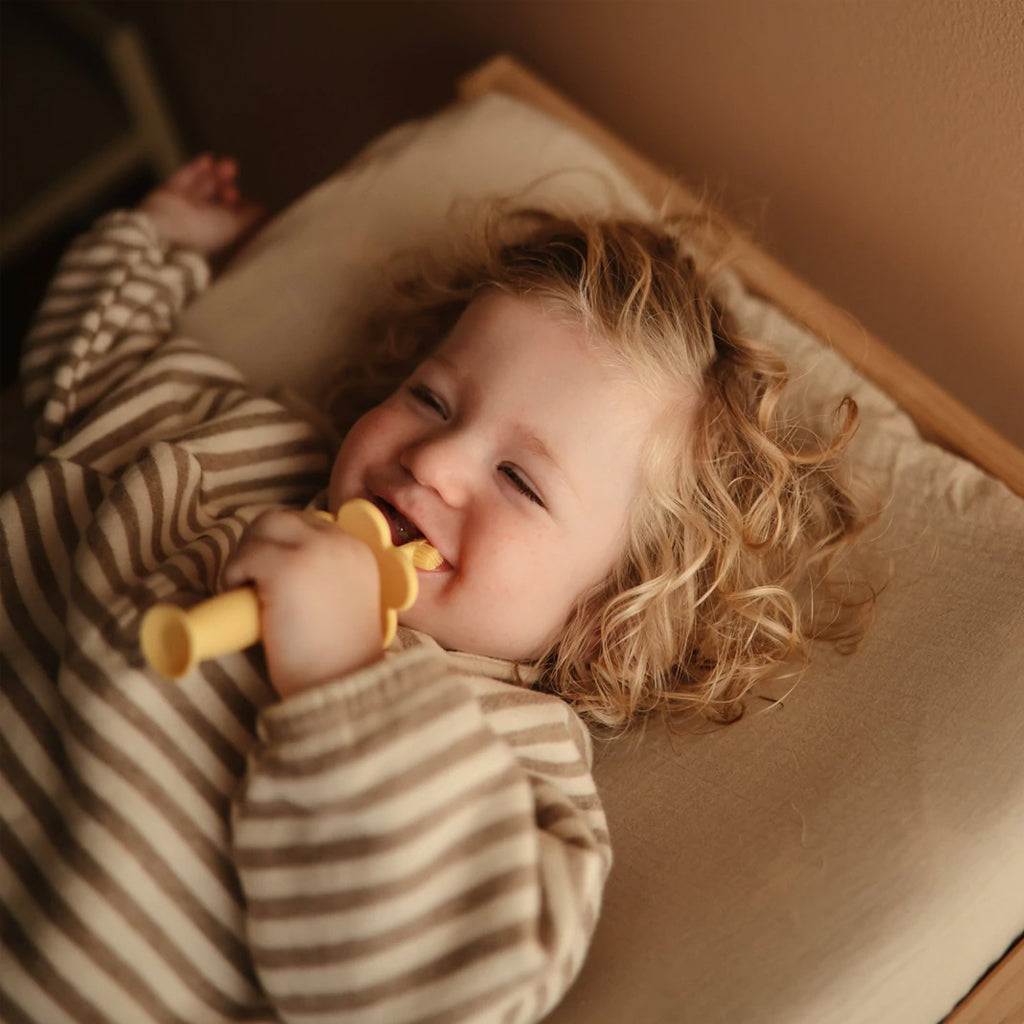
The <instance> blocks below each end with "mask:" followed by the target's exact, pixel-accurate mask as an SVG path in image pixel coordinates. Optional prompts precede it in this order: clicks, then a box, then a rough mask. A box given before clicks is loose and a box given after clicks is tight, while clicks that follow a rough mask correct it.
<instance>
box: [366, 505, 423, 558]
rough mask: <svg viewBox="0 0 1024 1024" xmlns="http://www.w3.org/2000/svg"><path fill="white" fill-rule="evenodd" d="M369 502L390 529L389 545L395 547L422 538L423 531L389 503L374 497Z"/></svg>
mask: <svg viewBox="0 0 1024 1024" xmlns="http://www.w3.org/2000/svg"><path fill="white" fill-rule="evenodd" d="M371 500H372V501H373V503H374V505H376V506H377V508H379V509H380V510H381V512H383V513H384V516H385V518H386V519H387V521H388V526H390V527H391V543H392V544H394V545H395V547H401V546H402V545H403V544H408V543H409V541H411V540H419V539H420V538H421V537H422V536H423V531H422V530H421V529H420V528H419V527H418V526H417V525H416V524H415V523H414V522H413V521H412V520H411V519H409V518H408V517H407V516H405V515H403V514H402V513H401V512H399V511H398V509H397V508H395V506H394V505H392V504H391V503H390V502H388V501H385V500H384V499H383V498H378V497H377V496H376V495H374V496H373V498H372V499H371Z"/></svg>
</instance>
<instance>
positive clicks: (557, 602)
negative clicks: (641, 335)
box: [329, 291, 660, 660]
mask: <svg viewBox="0 0 1024 1024" xmlns="http://www.w3.org/2000/svg"><path fill="white" fill-rule="evenodd" d="M656 404H657V403H654V402H652V401H651V398H650V395H649V394H647V393H645V392H643V391H641V389H640V387H639V385H636V384H634V383H632V382H631V381H629V380H624V379H622V375H619V376H618V377H616V376H614V375H613V374H612V373H611V372H610V371H609V370H608V368H607V367H606V366H605V365H603V364H602V363H601V362H600V361H599V359H598V358H597V357H596V356H595V355H594V353H593V352H592V351H591V350H590V348H589V346H588V343H587V339H586V337H585V333H584V331H583V328H582V327H579V326H574V325H569V324H567V323H565V322H563V321H561V320H558V319H556V318H554V317H553V316H551V315H550V314H548V313H546V312H545V311H544V310H543V309H542V308H541V307H540V306H539V305H538V304H536V303H534V302H532V301H529V300H525V299H519V298H515V297H512V296H509V295H506V294H504V293H501V292H497V291H493V292H487V293H485V294H483V295H481V296H480V297H479V298H477V299H475V300H474V301H473V302H472V303H471V304H470V306H469V308H468V309H467V310H466V312H465V313H464V314H463V316H462V317H461V319H460V320H459V322H458V324H457V325H456V326H455V328H454V330H453V331H452V333H451V334H450V335H449V337H448V338H447V340H446V341H445V342H444V343H443V344H442V345H441V347H440V348H439V349H438V350H437V352H436V353H435V354H434V355H433V356H431V357H430V358H428V359H426V360H425V361H424V362H423V363H421V364H420V366H419V367H417V369H416V371H415V372H414V373H413V374H412V376H411V377H410V378H409V380H407V381H406V382H405V384H404V385H403V386H402V387H401V388H400V389H399V390H398V391H397V392H395V394H394V395H392V396H391V397H390V398H389V399H387V400H386V401H385V402H383V403H382V404H381V405H379V406H377V407H376V408H375V409H372V410H371V411H370V412H368V413H367V414H366V415H365V416H363V417H362V418H361V419H360V420H359V421H358V422H357V423H356V425H355V426H354V427H353V428H352V430H351V431H350V432H349V434H348V436H347V437H346V439H345V442H344V444H343V445H342V447H341V450H340V451H339V453H338V457H337V459H336V461H335V464H334V470H333V472H332V474H331V482H330V489H329V501H330V507H331V510H332V511H336V510H337V508H338V507H339V506H340V505H341V504H342V503H343V502H344V501H347V500H348V499H350V498H357V497H362V498H369V499H370V500H371V501H373V502H374V503H375V504H377V505H378V506H379V507H380V508H381V509H382V510H383V511H384V512H385V514H386V515H387V516H388V519H389V521H390V522H391V525H392V535H393V538H394V540H395V542H396V543H402V542H403V541H405V540H409V539H412V537H415V536H419V535H420V534H423V535H424V536H426V538H427V539H428V540H429V541H430V543H431V544H433V545H434V547H436V548H437V550H438V551H439V552H440V553H441V554H442V555H443V556H444V559H445V561H444V563H443V564H442V566H441V567H440V568H439V569H436V570H433V571H430V572H425V571H420V573H419V580H420V596H419V599H418V600H417V602H416V604H415V605H414V606H413V607H412V608H410V609H409V610H408V611H406V612H404V613H402V615H401V616H400V621H401V622H402V623H403V625H407V626H411V627H413V628H415V629H419V630H422V631H423V632H425V633H428V634H429V635H430V636H432V637H434V639H435V640H437V641H438V642H439V643H440V644H441V645H442V646H444V647H446V648H450V649H457V650H461V651H467V652H471V653H475V654H487V655H492V656H495V657H503V658H511V659H517V660H520V659H529V658H531V657H534V656H536V655H537V654H538V653H540V651H541V650H542V649H543V648H544V647H545V645H546V644H547V643H549V642H550V641H551V640H552V639H553V638H554V637H555V636H556V635H557V633H558V631H559V629H560V628H561V626H562V625H563V623H564V622H565V619H566V617H567V615H568V613H569V611H570V610H571V608H572V605H573V603H574V601H575V600H576V598H577V597H578V596H579V595H580V594H581V593H582V592H583V591H584V590H585V589H586V588H587V587H588V586H590V585H591V584H593V583H596V582H598V581H599V580H601V579H602V578H603V577H604V576H605V575H607V573H608V572H609V571H610V570H611V568H612V567H613V565H614V564H615V562H616V561H617V559H618V557H619V555H620V552H621V550H622V545H623V543H624V541H625V527H626V519H627V512H628V509H629V505H630V503H631V501H632V499H633V497H634V496H635V494H636V492H637V488H638V486H639V481H640V461H641V452H642V448H643V445H644V442H645V441H646V439H647V437H648V435H649V433H650V431H651V429H652V427H653V423H654V420H655V417H656V416H657V414H658V413H659V412H660V408H659V409H656V408H652V406H654V405H656Z"/></svg>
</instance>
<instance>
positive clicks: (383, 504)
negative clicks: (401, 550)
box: [370, 494, 451, 572]
mask: <svg viewBox="0 0 1024 1024" xmlns="http://www.w3.org/2000/svg"><path fill="white" fill-rule="evenodd" d="M370 500H371V501H372V502H373V504H374V505H376V506H377V508H379V509H380V510H381V512H383V513H384V518H385V519H387V521H388V526H389V527H390V528H391V543H392V544H394V545H395V547H401V546H402V545H403V544H408V543H409V542H410V541H413V540H421V539H423V540H426V541H427V543H428V544H429V543H430V539H429V538H428V537H426V536H425V534H424V533H423V531H422V530H421V529H420V528H419V527H418V526H417V525H416V524H415V523H414V522H413V521H412V520H411V519H410V518H409V517H408V516H406V515H405V514H404V513H402V512H400V511H399V510H398V509H397V508H395V506H394V505H392V504H391V502H389V501H385V500H384V499H383V498H381V497H378V496H377V495H376V494H375V495H373V496H372V497H371V498H370ZM450 568H451V566H450V565H449V563H448V561H447V560H446V559H443V560H442V562H441V564H440V565H439V566H437V567H436V568H434V569H420V571H421V572H439V571H440V570H442V569H450Z"/></svg>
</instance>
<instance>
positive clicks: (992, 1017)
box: [458, 55, 1024, 1024]
mask: <svg viewBox="0 0 1024 1024" xmlns="http://www.w3.org/2000/svg"><path fill="white" fill-rule="evenodd" d="M488 92H501V93H505V94H507V95H510V96H513V97H516V98H517V99H520V100H523V101H525V102H527V103H530V104H531V105H533V106H535V107H537V108H538V109H540V110H542V111H544V112H546V113H548V114H550V115H551V116H553V117H556V118H558V119H559V120H561V121H563V122H565V123H566V124H568V125H570V126H571V127H572V128H574V129H575V130H576V131H578V132H580V134H582V135H584V136H586V137H587V138H589V139H590V140H591V141H592V142H593V143H595V144H596V145H597V146H598V147H599V148H600V149H601V150H603V151H604V152H605V153H606V154H607V155H608V156H610V157H611V158H612V159H613V160H614V161H615V163H616V164H617V165H618V166H619V167H620V168H621V169H622V170H623V171H624V172H625V173H626V174H627V175H628V176H629V178H630V179H631V180H632V181H633V183H634V184H635V185H636V186H637V188H638V189H639V191H640V192H641V193H642V194H643V195H644V196H646V197H647V198H648V199H649V200H650V201H651V203H652V204H653V205H654V206H656V207H659V208H664V209H666V210H668V211H671V212H680V213H685V212H687V211H690V210H694V209H696V208H697V207H698V206H699V205H700V204H699V201H698V199H697V197H696V195H695V194H694V193H693V192H691V191H690V190H689V189H688V188H687V187H686V186H685V185H683V184H682V183H681V182H680V181H679V179H678V177H676V176H675V175H672V174H670V173H668V172H666V171H663V170H661V169H659V168H658V167H657V166H655V165H654V164H653V163H651V162H650V161H648V160H647V159H646V158H644V157H643V156H641V155H640V154H639V153H638V152H637V151H636V150H635V149H633V148H632V147H631V146H629V145H628V144H627V143H626V142H624V141H623V140H622V139H620V138H619V137H617V136H616V135H614V134H613V133H612V132H610V131H608V129H606V128H605V127H604V126H603V125H601V124H600V123H599V122H598V121H596V120H594V118H592V117H591V116H590V115H589V114H587V113H586V112H585V111H583V110H582V109H581V108H580V107H578V106H576V105H575V104H574V103H572V102H570V101H569V100H568V99H566V98H565V97H564V96H562V95H561V94H560V93H559V92H558V91H557V90H555V89H554V88H553V87H552V86H550V85H548V84H547V83H546V82H544V81H542V80H541V79H540V78H538V77H537V76H536V75H534V74H533V73H532V72H530V71H528V70H527V69H526V68H525V67H524V66H523V65H522V64H520V63H519V62H518V61H516V60H515V59H514V58H512V57H509V56H505V55H502V56H497V57H494V58H493V59H491V60H490V61H488V62H487V63H485V64H484V65H482V66H481V67H479V68H477V69H476V70H474V71H472V72H470V73H469V74H468V75H466V76H465V77H464V78H462V80H461V81H460V82H459V85H458V95H459V97H460V98H462V99H469V98H472V97H476V96H481V95H483V94H485V93H488ZM729 230H730V232H731V237H730V245H729V249H730V252H731V253H734V254H735V257H736V258H735V261H734V264H733V265H734V266H735V269H736V270H737V272H738V273H739V274H740V276H741V277H742V278H743V280H744V281H745V283H746V284H747V286H748V287H749V288H750V289H751V291H753V292H755V293H756V294H758V295H760V296H762V297H764V298H765V299H768V300H770V301H771V302H772V303H774V304H775V305H776V306H778V307H779V308H780V309H782V310H784V311H785V312H786V313H787V314H788V315H789V316H791V317H792V318H793V319H794V320H795V321H797V322H798V323H800V324H802V325H804V326H805V327H806V328H807V329H808V330H810V331H811V332H812V333H813V334H815V335H816V336H817V337H819V338H821V339H823V340H825V341H826V342H827V343H828V344H830V345H832V347H833V348H835V349H836V351H837V352H839V353H840V355H842V356H843V357H844V358H845V359H846V360H847V361H848V362H849V363H850V364H851V365H853V366H854V367H855V368H856V369H857V370H858V371H859V372H860V373H862V374H863V375H864V376H865V377H867V378H868V379H869V380H871V381H873V382H874V383H875V384H877V385H878V386H879V387H880V388H881V389H882V390H883V391H885V392H886V393H887V394H888V395H890V396H891V397H892V398H893V399H894V400H895V401H896V402H897V403H899V405H900V406H902V408H903V409H904V410H905V411H906V412H907V413H908V414H909V415H910V416H911V418H912V419H913V420H914V422H915V423H916V424H917V427H918V429H919V430H920V431H921V433H922V435H923V436H924V437H926V438H928V439H929V440H931V441H935V442H936V443H938V444H941V445H942V446H943V447H944V448H947V449H949V450H950V451H953V452H956V453H957V454H959V455H963V456H964V457H966V458H968V459H970V460H971V461H973V462H974V463H976V464H977V465H979V466H980V467H981V468H982V469H984V470H986V471H987V472H989V473H991V474H992V475H993V476H995V477H998V478H999V479H1000V480H1002V481H1003V482H1004V483H1005V484H1006V485H1007V486H1008V487H1009V488H1010V489H1011V490H1013V491H1014V492H1015V493H1016V494H1018V495H1021V496H1022V497H1024V452H1022V451H1021V450H1020V449H1019V448H1017V447H1016V446H1015V445H1013V444H1011V443H1010V442H1009V441H1008V440H1007V439H1006V438H1004V437H1003V436H1002V435H1001V434H999V433H998V432H996V431H995V430H993V429H992V428H991V427H990V426H989V425H988V424H987V423H985V422H984V421H983V420H981V419H979V418H978V417H977V416H976V415H975V414H974V413H972V412H971V411H970V410H969V409H967V408H966V407H965V406H963V405H962V404H961V403H960V402H958V401H957V400H956V399H955V398H953V397H952V396H951V395H949V394H948V393H947V392H946V391H944V390H943V389H942V388H940V387H939V386H938V385H937V384H935V383H934V382H933V381H931V380H929V378H928V377H926V376H925V375H924V374H923V373H922V372H921V371H920V370H918V369H916V368H915V367H914V366H912V365H911V364H910V363H908V362H907V361H906V360H904V359H902V358H901V357H900V356H898V355H897V354H896V353H895V352H893V351H892V350H891V349H890V348H888V347H887V346H886V345H885V344H883V343H882V342H881V341H880V340H879V339H878V338H876V337H874V336H873V335H872V334H871V333H870V332H869V331H867V330H865V329H864V327H862V326H861V325H860V324H859V323H857V321H856V320H855V319H854V318H853V317H852V316H851V315H850V314H849V313H847V312H845V311H844V310H842V309H840V308H839V307H838V306H835V305H833V304H832V303H831V302H829V301H828V299H826V298H825V297H824V296H823V295H821V294H820V293H819V292H817V291H816V290H815V289H814V288H812V287H811V286H810V285H808V284H807V283H806V282H805V281H803V280H801V279H800V278H799V277H797V276H796V275H795V274H794V273H793V272H792V271H790V270H788V269H787V268H786V267H784V266H783V265H782V264H780V263H779V262H777V261H776V260H774V259H772V257H771V256H769V255H768V254H767V253H766V252H764V250H762V249H760V248H759V247H758V246H757V245H755V244H754V242H753V241H751V240H750V239H749V238H748V237H747V236H746V235H745V234H744V233H743V232H741V231H740V230H739V229H738V228H735V227H733V226H730V227H729ZM944 1024H1024V939H1021V940H1020V941H1018V942H1017V944H1016V945H1015V946H1014V947H1013V948H1012V949H1011V950H1010V951H1009V952H1008V953H1007V954H1006V955H1005V956H1004V957H1003V958H1002V960H1000V961H999V963H998V964H996V965H995V966H994V967H993V968H992V970H990V971H989V972H988V973H987V974H986V975H985V977H984V978H983V979H982V980H981V981H979V982H978V984H977V985H976V986H975V987H974V988H973V989H972V990H971V992H970V993H969V995H967V996H966V997H965V998H964V999H963V1000H962V1001H961V1002H960V1003H959V1004H958V1005H957V1006H956V1008H955V1009H954V1010H953V1012H952V1013H951V1014H950V1015H949V1016H948V1017H946V1019H945V1021H944Z"/></svg>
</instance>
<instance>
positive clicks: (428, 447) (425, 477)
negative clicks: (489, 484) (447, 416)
mask: <svg viewBox="0 0 1024 1024" xmlns="http://www.w3.org/2000/svg"><path fill="white" fill-rule="evenodd" d="M469 447H470V446H469V445H468V443H467V442H466V441H465V439H463V438H460V436H459V435H458V434H457V433H442V434H435V435H434V436H432V437H428V438H424V439H422V440H420V441H417V442H416V443H415V444H410V445H408V446H407V447H406V448H405V449H403V451H402V453H401V455H400V456H399V462H401V464H402V465H403V466H404V467H405V468H406V469H407V470H408V471H409V472H410V473H411V474H412V475H413V477H414V478H415V479H416V482H417V483H419V484H421V485H422V486H423V487H430V488H431V489H433V490H435V491H436V492H437V493H438V494H439V495H440V496H441V498H442V500H443V501H444V502H445V504H447V505H451V506H452V507H453V508H458V507H460V506H462V505H464V504H465V503H466V501H467V499H468V498H469V494H470V480H471V472H470V466H471V461H472V456H471V453H470V452H469V451H468V449H469Z"/></svg>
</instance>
